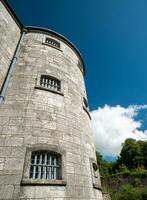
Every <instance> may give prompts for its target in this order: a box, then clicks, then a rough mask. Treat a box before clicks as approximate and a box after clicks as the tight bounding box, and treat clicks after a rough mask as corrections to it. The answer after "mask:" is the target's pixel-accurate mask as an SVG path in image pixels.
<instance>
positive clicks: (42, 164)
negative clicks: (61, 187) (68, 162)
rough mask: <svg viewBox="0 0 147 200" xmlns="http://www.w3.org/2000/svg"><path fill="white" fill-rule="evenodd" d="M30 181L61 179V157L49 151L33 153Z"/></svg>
mask: <svg viewBox="0 0 147 200" xmlns="http://www.w3.org/2000/svg"><path fill="white" fill-rule="evenodd" d="M29 176H30V178H31V179H47V180H60V179H61V156H60V155H59V154H57V153H54V152H50V151H34V152H32V155H31V163H30V173H29Z"/></svg>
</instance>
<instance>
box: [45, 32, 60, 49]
mask: <svg viewBox="0 0 147 200" xmlns="http://www.w3.org/2000/svg"><path fill="white" fill-rule="evenodd" d="M47 39H49V40H51V41H53V42H55V43H57V44H58V45H59V47H57V46H55V45H52V44H50V43H48V42H47V41H46V40H47ZM42 44H43V45H47V46H49V47H52V48H54V49H57V50H59V51H62V50H61V43H60V42H59V41H57V40H56V39H54V38H52V37H50V36H46V37H44V40H43V43H42Z"/></svg>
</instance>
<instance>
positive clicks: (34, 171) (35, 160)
mask: <svg viewBox="0 0 147 200" xmlns="http://www.w3.org/2000/svg"><path fill="white" fill-rule="evenodd" d="M36 163H37V155H35V159H34V169H33V179H35V177H36Z"/></svg>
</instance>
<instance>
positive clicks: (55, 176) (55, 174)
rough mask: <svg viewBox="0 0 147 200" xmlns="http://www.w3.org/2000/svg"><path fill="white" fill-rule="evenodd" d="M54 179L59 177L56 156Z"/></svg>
mask: <svg viewBox="0 0 147 200" xmlns="http://www.w3.org/2000/svg"><path fill="white" fill-rule="evenodd" d="M54 166H56V167H55V168H54V179H57V159H56V158H55V157H54Z"/></svg>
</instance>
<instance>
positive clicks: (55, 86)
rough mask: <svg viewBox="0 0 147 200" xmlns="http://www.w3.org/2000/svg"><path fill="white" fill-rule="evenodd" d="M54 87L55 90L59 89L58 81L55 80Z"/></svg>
mask: <svg viewBox="0 0 147 200" xmlns="http://www.w3.org/2000/svg"><path fill="white" fill-rule="evenodd" d="M54 89H55V90H58V89H57V81H55V85H54Z"/></svg>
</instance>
